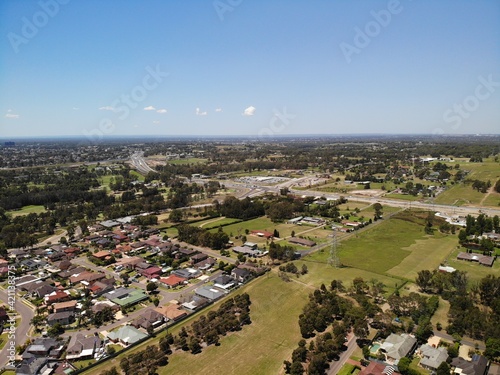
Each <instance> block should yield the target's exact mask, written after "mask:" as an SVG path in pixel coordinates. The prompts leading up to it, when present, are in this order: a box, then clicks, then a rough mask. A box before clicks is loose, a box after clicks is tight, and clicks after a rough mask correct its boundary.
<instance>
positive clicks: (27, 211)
mask: <svg viewBox="0 0 500 375" xmlns="http://www.w3.org/2000/svg"><path fill="white" fill-rule="evenodd" d="M45 211H47V210H46V209H45V207H44V206H41V205H40V206H35V205H32V206H24V207H23V208H21V209H20V210H10V211H7V213H8V214H11V215H12V217H16V216H22V215H28V214H31V213H35V214H40V213H42V212H45Z"/></svg>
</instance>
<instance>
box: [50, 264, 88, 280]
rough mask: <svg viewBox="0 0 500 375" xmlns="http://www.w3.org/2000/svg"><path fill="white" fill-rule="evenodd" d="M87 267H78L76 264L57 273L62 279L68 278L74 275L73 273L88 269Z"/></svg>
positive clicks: (76, 273)
mask: <svg viewBox="0 0 500 375" xmlns="http://www.w3.org/2000/svg"><path fill="white" fill-rule="evenodd" d="M86 270H87V269H86V268H85V267H81V266H78V267H75V266H70V267H69V268H68V269H67V270H65V271H64V270H63V271H61V272H59V273H58V274H57V276H59V277H60V278H61V279H67V278H68V277H70V276H73V275H78V274H79V273H81V272H84V271H86Z"/></svg>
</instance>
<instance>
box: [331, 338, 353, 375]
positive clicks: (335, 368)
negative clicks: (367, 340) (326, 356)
mask: <svg viewBox="0 0 500 375" xmlns="http://www.w3.org/2000/svg"><path fill="white" fill-rule="evenodd" d="M347 340H348V341H347V350H346V351H345V352H342V354H341V355H340V358H339V360H338V361H334V362H332V363H331V364H330V368H329V369H328V372H327V374H328V375H335V374H338V373H339V371H340V369H341V368H342V366H344V363H345V361H347V360H348V359H349V357H350V356H351V355H352V353H354V351H355V350H356V347H357V344H356V336H354V334H353V333H352V332H350V333H349V334H348V335H347Z"/></svg>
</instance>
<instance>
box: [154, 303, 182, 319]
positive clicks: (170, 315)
mask: <svg viewBox="0 0 500 375" xmlns="http://www.w3.org/2000/svg"><path fill="white" fill-rule="evenodd" d="M155 310H156V311H157V312H159V313H160V314H162V315H163V316H164V317H165V318H166V319H168V320H173V321H176V320H180V319H182V318H184V317H185V316H187V312H186V311H185V310H183V309H182V308H181V306H179V305H165V306H161V307H157V308H155Z"/></svg>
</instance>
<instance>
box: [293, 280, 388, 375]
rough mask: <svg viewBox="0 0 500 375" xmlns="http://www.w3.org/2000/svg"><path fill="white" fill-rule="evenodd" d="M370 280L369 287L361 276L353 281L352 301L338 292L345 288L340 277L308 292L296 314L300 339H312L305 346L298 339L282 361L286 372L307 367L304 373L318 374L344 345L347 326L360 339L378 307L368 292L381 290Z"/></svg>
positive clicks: (377, 311) (365, 333)
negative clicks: (306, 299)
mask: <svg viewBox="0 0 500 375" xmlns="http://www.w3.org/2000/svg"><path fill="white" fill-rule="evenodd" d="M372 284H373V285H372V289H373V290H371V289H370V287H369V285H368V284H367V283H366V282H365V281H364V280H363V279H362V278H357V279H356V280H355V281H353V285H352V287H351V288H350V295H351V297H352V298H354V299H355V300H356V302H357V303H356V304H354V303H353V302H351V300H349V299H347V298H345V297H342V296H340V295H339V292H345V291H346V288H344V286H343V284H342V281H340V280H333V281H332V282H331V285H330V288H329V290H327V288H326V287H325V285H321V287H320V288H319V289H317V290H315V291H314V292H313V293H312V294H310V295H309V301H308V303H307V304H306V305H305V307H304V310H303V313H302V314H301V315H300V316H299V327H300V332H301V334H302V337H303V338H304V339H307V338H310V337H315V339H314V340H311V341H310V343H309V346H308V347H307V348H306V346H307V345H306V341H305V340H301V341H300V342H299V345H298V347H297V348H296V349H295V350H294V351H293V353H292V361H291V362H290V361H285V362H284V365H285V372H286V373H288V374H293V375H300V374H303V373H304V371H305V368H307V373H308V374H317V375H322V374H324V373H325V370H326V369H327V368H328V366H329V365H328V364H329V362H331V361H332V360H334V359H336V358H338V356H339V354H340V353H341V352H342V351H343V350H344V349H345V337H346V335H347V332H348V331H349V330H350V329H351V328H352V329H353V331H354V334H355V335H356V336H358V338H359V339H361V340H362V339H363V338H365V337H366V336H367V335H368V323H367V322H368V318H374V317H375V315H377V314H379V313H380V308H379V307H378V306H377V305H376V304H374V303H372V302H371V301H370V298H369V297H368V296H369V293H372V294H375V295H378V293H380V292H382V291H383V285H381V283H378V282H376V281H374V282H373V283H372ZM329 326H331V329H330V330H328V327H329ZM325 331H326V332H325ZM322 332H325V333H322Z"/></svg>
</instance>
